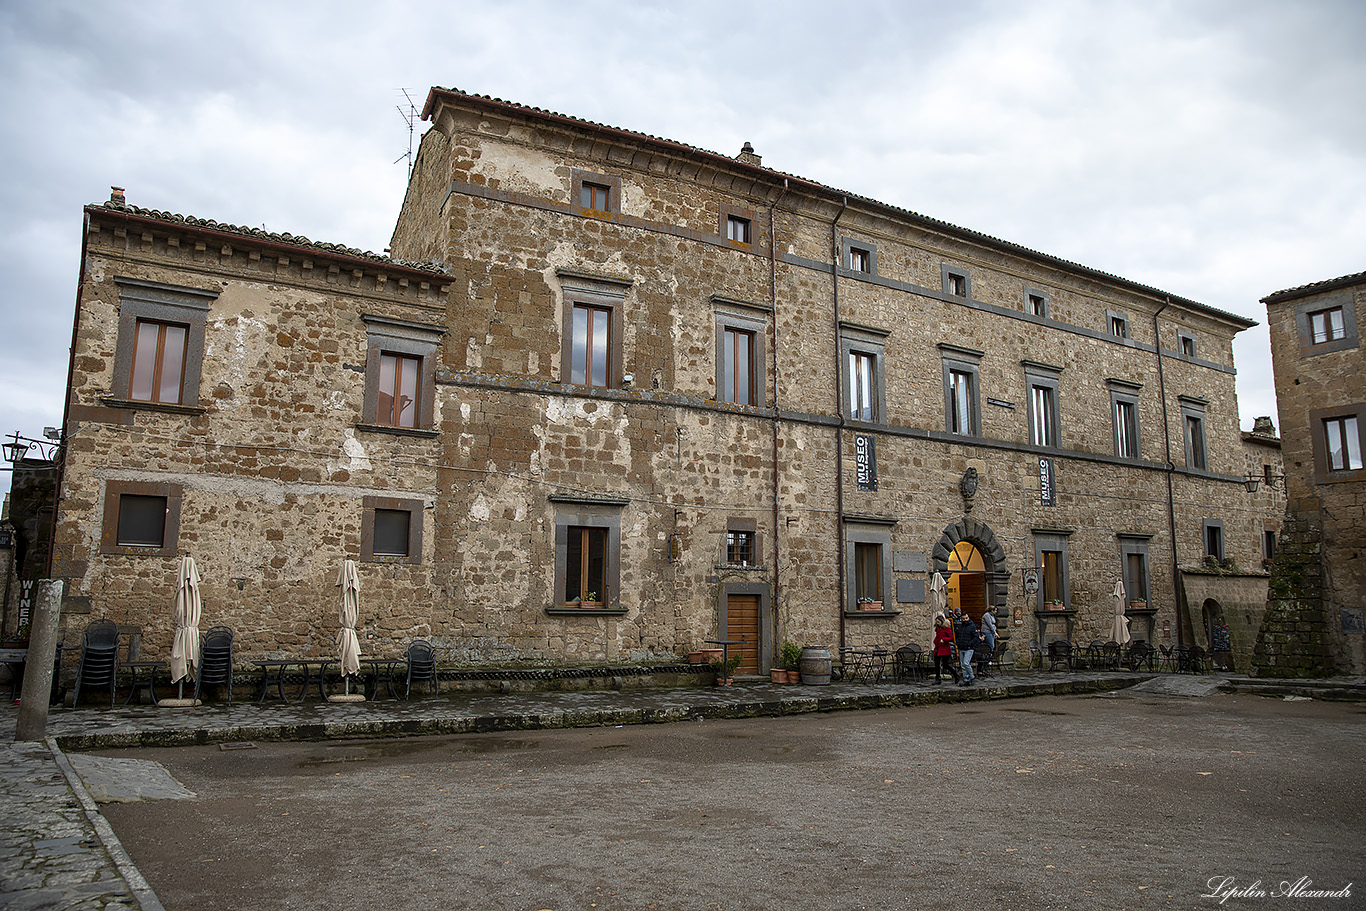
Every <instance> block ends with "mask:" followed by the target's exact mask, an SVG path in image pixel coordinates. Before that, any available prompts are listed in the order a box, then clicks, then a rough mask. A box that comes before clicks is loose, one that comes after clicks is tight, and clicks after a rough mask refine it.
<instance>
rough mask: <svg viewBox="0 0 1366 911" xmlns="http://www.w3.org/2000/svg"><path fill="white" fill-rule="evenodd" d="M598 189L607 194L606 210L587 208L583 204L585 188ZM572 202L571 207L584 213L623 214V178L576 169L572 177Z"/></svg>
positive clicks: (593, 207)
mask: <svg viewBox="0 0 1366 911" xmlns="http://www.w3.org/2000/svg"><path fill="white" fill-rule="evenodd" d="M585 186H588V187H596V188H598V189H602V190H605V191H606V193H607V201H606V208H598V207H596V206H591V205H590V206H585V205H584V204H583V193H584V187H585ZM569 192H570V200H571V203H570V204H571V205H572V206H573V207H574V208H575V209H576V210H578V211H580V212H583V213H592V214H597V215H613V214H616V213H619V212H621V178H620V177H612V176H611V175H608V174H598V173H596V172H593V171H582V170H579V169H578V168H575V169H574V170H573V171H572V172H571V175H570V190H569Z"/></svg>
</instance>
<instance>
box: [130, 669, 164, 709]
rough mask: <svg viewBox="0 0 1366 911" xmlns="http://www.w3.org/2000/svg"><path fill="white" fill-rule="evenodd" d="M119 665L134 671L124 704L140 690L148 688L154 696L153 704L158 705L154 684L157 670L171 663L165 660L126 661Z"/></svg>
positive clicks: (148, 692)
mask: <svg viewBox="0 0 1366 911" xmlns="http://www.w3.org/2000/svg"><path fill="white" fill-rule="evenodd" d="M119 667H126V668H128V669H129V670H130V671H132V672H133V680H132V683H131V685H130V686H129V688H128V698H127V699H124V700H123V704H124V705H127V704H128V703H130V702H132V701H133V697H134V696H136V695H137V694H138V691H139V690H146V691H147V695H148V696H150V697H152V704H153V705H156V703H157V691H156V688H155V686H154V684H155V683H156V679H157V671H159V670H161V669H163V668H165V667H169V665H168V664H167V663H166V662H165V661H125V662H123V663H122V664H121V665H119ZM144 672H145V673H144Z"/></svg>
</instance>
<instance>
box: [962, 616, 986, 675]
mask: <svg viewBox="0 0 1366 911" xmlns="http://www.w3.org/2000/svg"><path fill="white" fill-rule="evenodd" d="M957 633H958V658H959V670H961V671H962V672H963V679H962V681H961V682H960V683H959V684H958V685H959V686H972V684H973V682H974V681H976V679H977V675H976V674H974V673H973V672H972V653H973V652H974V651H976V650H977V646H978V645H980V644H981V640H980V638H979V637H978V635H977V624H976V623H973V622H972V618H971V617H969V616H968V615H967V614H964V615H963V618H962V619H961V620H959V621H958V630H957Z"/></svg>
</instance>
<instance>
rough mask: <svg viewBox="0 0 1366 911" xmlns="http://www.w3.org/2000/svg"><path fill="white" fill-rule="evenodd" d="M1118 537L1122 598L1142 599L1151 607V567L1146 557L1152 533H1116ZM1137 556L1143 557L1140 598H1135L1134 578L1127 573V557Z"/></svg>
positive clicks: (1130, 599)
mask: <svg viewBox="0 0 1366 911" xmlns="http://www.w3.org/2000/svg"><path fill="white" fill-rule="evenodd" d="M1116 537H1117V538H1118V539H1119V566H1120V573H1121V575H1122V576H1123V577H1124V600H1125V602H1126V603H1127V602H1129V601H1135V600H1144V601H1147V602H1148V606H1149V607H1152V591H1153V590H1152V567H1151V564H1150V563H1149V559H1148V542H1149V541H1150V540H1152V535H1138V534H1132V535H1126V534H1119V535H1116ZM1131 556H1138V557H1141V558H1142V559H1143V579H1142V580H1141V581H1142V583H1143V585H1142V587H1141V589H1139V590H1140V591H1142V592H1143V593H1144V596H1143V598H1142V599H1138V598H1135V596H1134V595H1135V587H1134V585H1133V582H1134V580H1133V579H1132V578H1130V575H1129V557H1131Z"/></svg>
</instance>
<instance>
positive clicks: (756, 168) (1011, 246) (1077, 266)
mask: <svg viewBox="0 0 1366 911" xmlns="http://www.w3.org/2000/svg"><path fill="white" fill-rule="evenodd" d="M441 99H450V100H451V101H453V102H456V103H460V102H464V103H468V104H473V105H476V106H480V107H485V108H491V109H495V110H501V111H504V112H507V113H512V114H520V115H522V116H524V117H528V118H532V119H537V120H545V121H549V122H552V123H561V124H563V125H565V126H569V127H575V128H578V129H585V130H589V131H592V132H598V133H607V134H609V135H616V136H622V137H627V138H630V139H633V140H635V141H638V142H643V143H645V144H647V145H651V146H655V147H657V148H660V149H661V150H663V151H666V152H671V153H673V154H676V155H679V156H681V157H685V158H701V159H704V160H706V161H709V162H710V163H712V164H713V165H715V166H716V167H719V168H726V169H730V170H736V171H743V172H748V173H750V174H751V175H753V176H755V177H762V178H764V179H767V180H769V181H771V182H773V183H775V184H782V183H783V182H784V181H787V182H788V184H798V185H800V186H801V187H803V188H805V189H806V190H807V191H808V192H811V193H813V194H816V195H821V196H825V197H828V198H830V199H831V200H833V201H836V202H839V201H841V200H848V201H850V202H857V203H859V204H860V205H863V206H866V207H868V208H870V209H876V210H880V211H882V212H884V213H886V214H889V215H892V216H894V217H896V218H899V219H903V220H905V221H909V222H912V223H914V224H918V225H920V226H922V227H926V228H931V229H933V230H936V231H941V232H944V233H946V234H951V235H955V236H957V237H960V238H962V239H964V240H968V241H972V242H975V243H980V244H983V245H986V246H989V247H994V248H996V249H998V250H1001V251H1004V252H1007V253H1012V254H1016V255H1020V256H1025V257H1027V258H1030V259H1035V260H1038V261H1040V262H1044V263H1048V264H1049V265H1053V266H1057V267H1060V268H1063V269H1067V270H1069V271H1073V272H1079V273H1082V274H1084V275H1087V276H1090V277H1092V278H1098V279H1101V280H1103V281H1107V282H1113V283H1115V284H1118V285H1122V286H1124V287H1126V288H1129V289H1131V290H1134V291H1138V292H1140V293H1142V294H1149V295H1152V296H1154V297H1156V298H1159V299H1167V300H1170V301H1171V302H1172V303H1175V304H1180V305H1181V306H1183V307H1188V308H1190V309H1192V310H1197V311H1200V312H1202V313H1206V314H1208V315H1210V316H1214V317H1217V318H1219V319H1222V320H1226V321H1228V322H1230V323H1233V324H1235V325H1237V326H1240V327H1241V328H1243V329H1248V328H1251V327H1252V326H1255V325H1257V321H1256V320H1251V319H1248V318H1247V317H1245V316H1240V315H1239V314H1236V313H1230V312H1228V311H1226V310H1220V309H1218V308H1216V307H1211V306H1209V305H1208V304H1202V303H1200V302H1199V301H1196V300H1191V299H1190V298H1187V297H1181V296H1179V295H1175V294H1170V293H1168V292H1166V291H1162V290H1161V289H1158V288H1154V287H1151V286H1149V285H1144V284H1140V283H1139V282H1135V281H1131V280H1129V279H1127V278H1123V277H1122V276H1119V275H1114V274H1112V273H1109V272H1103V271H1101V270H1099V269H1093V268H1091V267H1090V266H1084V265H1082V264H1081V263H1075V262H1072V261H1071V260H1067V259H1062V258H1061V257H1057V256H1052V255H1050V254H1048V253H1042V252H1040V251H1038V250H1033V249H1031V248H1029V247H1025V246H1022V245H1020V244H1016V243H1012V242H1011V241H1008V240H1002V239H1001V238H999V237H993V236H991V235H990V234H983V233H982V232H980V231H974V230H972V229H971V228H964V227H961V226H959V225H955V224H952V223H950V222H947V221H943V220H941V219H938V218H932V217H931V216H928V215H922V214H920V213H919V212H914V211H912V210H910V209H903V208H901V207H899V206H893V205H890V204H888V203H884V202H880V201H878V200H876V199H871V198H869V197H866V196H860V195H859V194H857V193H850V192H849V191H847V190H841V189H838V188H836V187H831V186H827V185H825V184H822V183H819V182H817V181H814V180H810V179H808V178H805V177H799V176H797V175H795V174H789V173H786V172H784V171H778V170H775V169H774V168H769V167H765V166H764V165H761V164H751V163H749V162H746V161H742V160H740V159H737V158H732V157H730V156H728V155H722V154H721V153H719V152H713V151H710V150H708V149H703V148H699V147H698V146H693V145H688V144H687V143H682V142H678V141H676V140H673V139H664V138H661V137H659V136H653V135H651V134H649V133H641V132H638V131H635V130H628V129H624V128H622V127H614V126H610V125H608V124H603V123H598V122H596V121H593V120H585V119H583V118H580V117H573V116H570V115H568V114H560V113H558V112H555V111H548V110H545V109H543V108H537V107H531V106H528V105H524V104H519V103H517V102H515V101H504V100H503V99H501V98H494V97H493V96H491V95H475V94H471V93H469V92H464V91H461V90H460V89H452V88H443V87H441V86H433V87H432V89H431V90H430V91H429V92H428V93H427V101H426V103H425V104H424V105H423V107H422V119H423V120H428V119H430V118H431V116H432V114H433V113H434V111H435V110H436V105H437V102H438V101H439V100H441Z"/></svg>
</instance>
